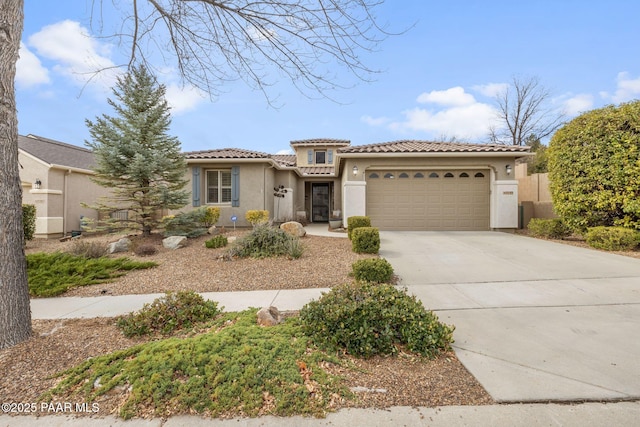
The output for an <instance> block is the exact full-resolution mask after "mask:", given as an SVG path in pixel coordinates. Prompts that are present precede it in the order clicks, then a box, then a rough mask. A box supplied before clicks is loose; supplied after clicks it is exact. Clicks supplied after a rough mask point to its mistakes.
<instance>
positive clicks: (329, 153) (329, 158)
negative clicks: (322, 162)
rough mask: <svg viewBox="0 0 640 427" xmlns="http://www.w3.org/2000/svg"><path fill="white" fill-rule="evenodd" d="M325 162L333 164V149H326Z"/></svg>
mask: <svg viewBox="0 0 640 427" xmlns="http://www.w3.org/2000/svg"><path fill="white" fill-rule="evenodd" d="M327 163H328V164H330V165H331V164H333V150H327Z"/></svg>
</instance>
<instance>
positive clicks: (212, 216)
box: [202, 206, 220, 228]
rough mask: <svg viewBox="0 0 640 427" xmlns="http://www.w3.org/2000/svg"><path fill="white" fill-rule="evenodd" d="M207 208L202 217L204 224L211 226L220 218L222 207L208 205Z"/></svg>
mask: <svg viewBox="0 0 640 427" xmlns="http://www.w3.org/2000/svg"><path fill="white" fill-rule="evenodd" d="M206 208H207V210H206V212H205V214H204V216H203V218H202V225H204V226H205V227H207V228H209V227H211V226H212V225H214V224H215V223H216V222H218V220H219V219H220V208H218V207H213V206H207V207H206Z"/></svg>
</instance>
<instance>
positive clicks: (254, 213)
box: [244, 210, 269, 227]
mask: <svg viewBox="0 0 640 427" xmlns="http://www.w3.org/2000/svg"><path fill="white" fill-rule="evenodd" d="M244 217H245V219H246V220H247V222H248V223H249V224H251V225H253V226H254V227H255V226H257V225H262V224H266V223H267V222H269V211H261V210H248V211H247V213H246V214H245V216H244Z"/></svg>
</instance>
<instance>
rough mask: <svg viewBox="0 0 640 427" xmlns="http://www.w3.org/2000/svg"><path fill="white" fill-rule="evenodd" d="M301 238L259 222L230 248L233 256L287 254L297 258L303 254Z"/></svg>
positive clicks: (263, 256)
mask: <svg viewBox="0 0 640 427" xmlns="http://www.w3.org/2000/svg"><path fill="white" fill-rule="evenodd" d="M302 253H303V246H302V244H301V243H300V239H298V238H297V237H295V236H292V235H291V234H289V233H287V232H285V231H284V230H281V229H280V228H276V227H272V226H270V225H268V224H258V225H256V226H255V227H254V229H253V230H251V232H250V233H248V234H246V235H245V236H243V237H242V238H240V239H238V240H236V242H235V244H234V245H233V247H232V248H231V249H230V250H229V254H230V255H231V256H237V257H240V258H246V257H253V258H266V257H272V256H279V255H285V256H289V257H291V258H294V259H297V258H300V256H302Z"/></svg>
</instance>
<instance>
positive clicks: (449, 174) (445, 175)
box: [444, 172, 453, 178]
mask: <svg viewBox="0 0 640 427" xmlns="http://www.w3.org/2000/svg"><path fill="white" fill-rule="evenodd" d="M444 177H445V178H453V174H452V173H451V172H447V173H445V174H444Z"/></svg>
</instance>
